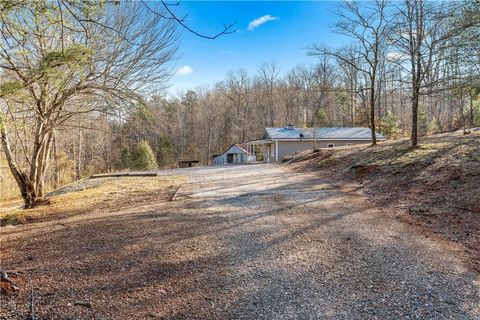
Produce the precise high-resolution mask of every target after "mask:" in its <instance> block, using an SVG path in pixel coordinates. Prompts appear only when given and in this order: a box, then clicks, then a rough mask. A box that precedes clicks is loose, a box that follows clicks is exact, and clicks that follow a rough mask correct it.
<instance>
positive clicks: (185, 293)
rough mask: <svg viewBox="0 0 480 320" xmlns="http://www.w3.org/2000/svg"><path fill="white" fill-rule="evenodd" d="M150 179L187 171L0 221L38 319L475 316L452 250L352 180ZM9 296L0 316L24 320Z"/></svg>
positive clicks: (471, 285)
mask: <svg viewBox="0 0 480 320" xmlns="http://www.w3.org/2000/svg"><path fill="white" fill-rule="evenodd" d="M159 174H160V175H175V176H179V175H183V176H187V177H188V181H189V182H188V183H186V184H184V185H183V186H182V187H181V188H180V189H179V190H178V192H177V194H176V197H175V201H173V202H168V203H145V204H144V205H142V206H138V207H135V208H126V209H122V210H117V211H115V212H106V213H104V214H97V215H96V216H95V217H88V216H86V217H85V219H78V218H77V219H74V220H69V219H72V218H66V219H64V221H62V224H63V225H67V227H59V226H58V223H59V222H58V221H51V222H42V223H38V224H34V225H31V226H28V225H25V226H16V227H9V228H3V229H2V247H3V248H4V249H5V250H6V253H5V254H4V257H3V261H2V266H3V267H4V268H5V269H6V270H9V269H10V270H11V269H17V270H25V271H24V273H23V275H24V277H25V278H27V277H28V280H24V283H23V285H26V283H29V284H31V285H32V286H34V287H35V288H37V291H36V292H37V293H36V294H37V297H38V301H39V302H38V307H37V318H38V319H43V318H45V319H46V318H49V319H67V318H71V319H480V303H479V301H480V279H479V276H478V274H477V273H474V272H471V271H468V269H467V268H466V267H465V266H464V263H463V255H462V252H460V251H459V249H458V248H457V247H455V246H454V245H452V244H450V243H446V242H443V241H441V240H439V239H437V238H436V237H435V236H434V235H426V234H425V233H422V232H420V231H419V230H417V229H416V228H414V227H412V226H410V225H408V224H405V223H403V222H401V221H399V220H397V219H396V218H395V214H394V213H392V212H388V211H386V210H382V209H381V208H378V207H375V206H374V205H373V204H372V203H371V202H369V201H367V200H366V199H365V198H364V196H363V195H362V194H361V190H359V189H358V188H356V186H355V185H349V184H347V183H343V182H341V181H334V180H328V179H325V178H318V177H316V176H315V175H312V174H299V173H293V172H290V171H287V170H286V169H284V168H283V167H281V166H276V165H269V164H259V165H243V166H221V167H215V168H189V169H176V170H168V171H162V172H160V173H159ZM87 218H88V219H87ZM25 243H27V244H25ZM21 246H23V247H22V250H21V249H20V247H21ZM21 299H22V297H17V298H2V300H3V302H2V304H3V306H2V310H1V311H0V315H1V316H0V318H2V319H16V318H15V316H17V315H22V316H26V315H28V310H29V309H28V295H26V296H25V297H24V298H23V299H24V300H21ZM76 301H77V302H78V301H87V302H88V303H89V304H90V306H89V307H84V306H82V305H77V304H76V303H75V302H76Z"/></svg>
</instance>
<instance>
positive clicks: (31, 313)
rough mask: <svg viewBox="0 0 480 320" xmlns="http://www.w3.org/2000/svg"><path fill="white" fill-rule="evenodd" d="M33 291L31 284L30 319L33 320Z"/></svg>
mask: <svg viewBox="0 0 480 320" xmlns="http://www.w3.org/2000/svg"><path fill="white" fill-rule="evenodd" d="M34 295H35V292H34V291H33V285H32V291H31V294H30V320H35V296H34Z"/></svg>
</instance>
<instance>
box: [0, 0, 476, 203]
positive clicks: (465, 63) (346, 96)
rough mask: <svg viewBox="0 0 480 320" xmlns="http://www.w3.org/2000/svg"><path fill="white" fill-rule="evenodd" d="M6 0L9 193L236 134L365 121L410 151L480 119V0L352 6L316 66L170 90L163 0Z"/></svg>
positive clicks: (220, 145) (0, 51) (2, 121)
mask: <svg viewBox="0 0 480 320" xmlns="http://www.w3.org/2000/svg"><path fill="white" fill-rule="evenodd" d="M0 8H1V16H0V30H1V34H2V38H1V39H0V66H1V69H0V76H1V80H0V85H1V94H0V96H1V100H0V109H1V112H0V133H1V140H2V152H1V154H0V175H1V176H0V177H1V182H0V188H1V189H2V190H6V192H3V191H2V196H1V197H0V200H4V199H5V198H6V197H9V196H14V195H16V194H17V192H18V191H17V190H18V187H16V186H15V184H17V185H18V186H20V188H19V189H20V193H21V194H22V196H23V198H24V200H25V203H26V205H27V206H31V205H33V204H34V203H35V202H36V201H37V199H39V198H41V197H43V196H44V194H45V191H46V190H49V189H52V188H55V187H58V186H60V185H62V184H65V183H68V182H70V181H73V180H75V179H79V178H81V177H85V176H89V175H91V174H94V173H100V172H107V171H111V170H119V169H126V168H128V167H130V168H132V169H143V168H146V167H145V166H147V167H148V168H154V167H156V166H157V164H158V166H159V167H172V166H176V165H177V163H178V161H180V160H185V159H198V160H200V161H201V163H202V164H204V165H206V164H209V163H210V161H211V157H212V155H213V154H217V153H219V152H221V151H223V149H224V148H225V147H227V146H229V145H231V144H232V143H234V142H244V141H248V140H250V139H255V138H258V137H259V136H261V135H262V134H263V131H264V129H265V127H273V126H284V125H286V124H289V123H292V124H296V125H297V126H308V127H322V126H366V127H367V126H368V127H370V128H372V132H373V131H375V130H376V131H378V132H381V133H383V134H384V135H386V136H387V138H389V139H395V138H398V137H403V136H409V137H411V139H412V145H413V146H415V145H416V144H417V136H418V135H424V134H426V133H433V132H443V131H450V130H454V129H460V128H463V129H464V130H465V132H468V128H469V127H474V126H479V125H480V100H479V94H480V80H479V79H480V41H479V40H478V39H479V38H480V4H479V3H478V2H477V1H474V0H470V1H462V2H441V1H438V2H436V1H435V2H433V1H431V2H425V1H421V0H417V1H408V0H407V1H404V2H392V3H391V2H387V1H372V2H345V3H343V4H342V5H341V6H340V7H339V8H338V12H337V24H336V26H335V30H336V31H337V32H338V33H340V34H343V35H346V36H348V37H350V38H351V40H352V42H351V45H350V46H348V47H343V48H331V47H329V46H328V44H325V43H321V35H319V37H318V39H319V43H316V44H312V45H311V47H310V48H309V49H308V50H306V52H305V53H306V54H309V55H311V56H313V57H316V58H317V60H316V63H314V64H311V65H298V66H297V67H295V68H293V69H292V70H284V69H283V68H282V66H280V65H278V64H276V63H274V62H268V61H267V62H265V63H264V64H262V65H260V66H259V67H258V70H257V72H256V73H254V74H252V73H250V74H249V73H247V71H245V70H236V71H231V72H229V73H228V74H227V75H226V76H225V79H224V80H223V81H220V82H218V83H215V84H212V85H211V86H208V87H203V88H195V89H192V90H190V91H187V92H185V93H184V94H182V95H181V96H179V97H172V96H170V95H168V94H167V92H166V90H165V89H166V88H167V86H168V81H169V79H170V78H169V76H170V75H171V73H172V68H173V64H172V62H173V61H174V58H175V55H176V51H177V46H178V40H179V37H178V28H182V24H179V21H180V22H182V21H183V20H178V19H175V18H174V16H172V15H173V13H172V11H171V10H172V8H171V7H170V6H168V5H166V4H165V3H163V2H160V3H156V4H155V6H154V5H152V4H148V5H147V4H146V3H144V2H128V3H127V2H123V1H120V2H118V3H117V2H111V3H110V2H107V3H105V4H103V3H102V4H100V3H99V4H94V3H80V2H76V1H67V0H64V1H58V2H51V1H35V2H30V1H17V2H9V1H0ZM139 21H141V23H139ZM182 23H183V22H182ZM230 27H231V25H230V26H226V27H225V28H226V30H228V28H230ZM373 137H374V136H373ZM145 141H146V142H148V145H149V146H150V147H151V149H152V151H153V156H154V159H153V161H150V160H148V159H151V158H152V157H151V156H150V154H151V152H150V150H147V149H149V148H148V145H147V144H146V143H145ZM374 143H375V140H374ZM141 150H143V151H141ZM142 154H143V155H145V154H146V159H147V160H146V162H145V161H143V160H138V159H139V158H142V157H143V156H142ZM142 161H143V162H142ZM155 162H156V163H155ZM138 163H144V164H140V165H138ZM145 163H146V164H145ZM12 177H13V178H12ZM13 179H15V181H14V180H13ZM10 191H11V192H10Z"/></svg>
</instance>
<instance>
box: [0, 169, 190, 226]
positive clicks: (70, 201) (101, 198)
mask: <svg viewBox="0 0 480 320" xmlns="http://www.w3.org/2000/svg"><path fill="white" fill-rule="evenodd" d="M91 182H92V180H89V179H86V180H81V181H78V182H76V183H73V184H71V185H69V186H67V187H63V188H61V189H59V190H58V191H55V192H53V194H54V195H52V196H51V197H49V200H50V202H51V204H49V205H42V206H37V207H35V208H33V209H28V210H25V209H22V208H21V206H22V202H21V201H20V200H13V201H9V202H5V203H3V204H2V205H1V206H0V223H1V225H2V226H3V225H7V224H13V225H15V224H21V223H27V222H33V221H44V220H49V219H55V218H61V217H65V216H70V215H75V214H81V213H87V212H89V211H92V210H110V209H115V208H119V207H122V206H128V205H132V204H133V205H134V204H136V203H139V202H142V201H145V200H151V201H168V200H170V198H171V196H172V195H173V193H174V192H175V191H176V189H177V188H178V187H179V186H180V185H181V184H182V183H183V182H185V178H183V177H121V178H101V179H95V183H91Z"/></svg>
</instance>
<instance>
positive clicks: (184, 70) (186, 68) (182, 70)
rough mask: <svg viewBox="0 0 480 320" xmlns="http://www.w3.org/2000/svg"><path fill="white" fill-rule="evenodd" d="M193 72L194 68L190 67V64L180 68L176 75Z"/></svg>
mask: <svg viewBox="0 0 480 320" xmlns="http://www.w3.org/2000/svg"><path fill="white" fill-rule="evenodd" d="M191 73H193V68H192V67H190V66H189V65H184V66H181V67H180V68H178V70H177V73H176V74H175V75H177V76H186V75H187V74H191Z"/></svg>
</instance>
